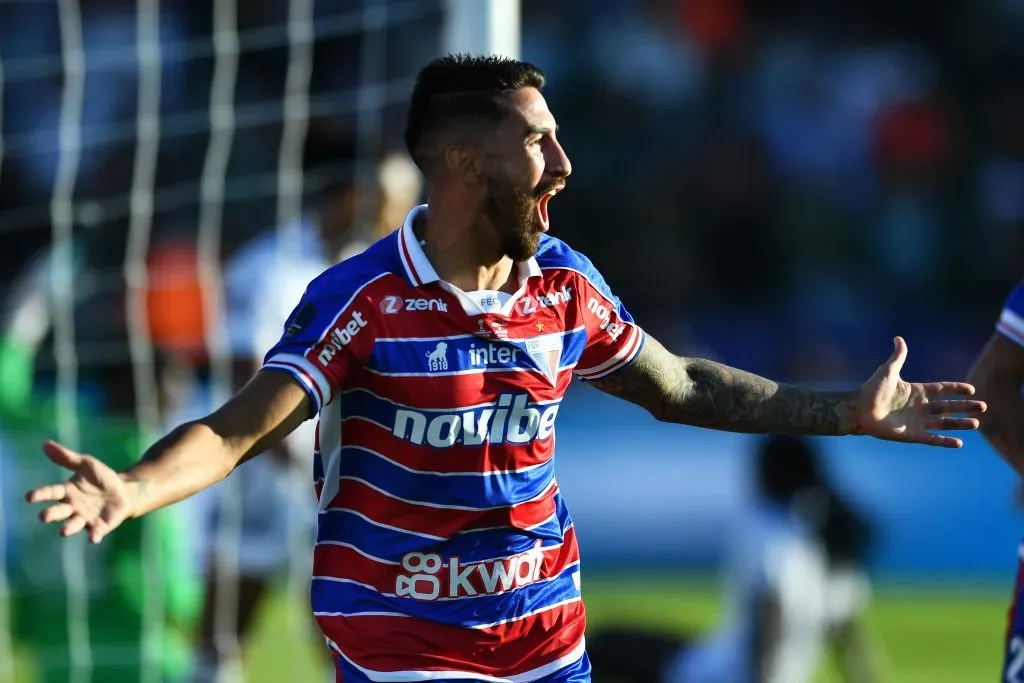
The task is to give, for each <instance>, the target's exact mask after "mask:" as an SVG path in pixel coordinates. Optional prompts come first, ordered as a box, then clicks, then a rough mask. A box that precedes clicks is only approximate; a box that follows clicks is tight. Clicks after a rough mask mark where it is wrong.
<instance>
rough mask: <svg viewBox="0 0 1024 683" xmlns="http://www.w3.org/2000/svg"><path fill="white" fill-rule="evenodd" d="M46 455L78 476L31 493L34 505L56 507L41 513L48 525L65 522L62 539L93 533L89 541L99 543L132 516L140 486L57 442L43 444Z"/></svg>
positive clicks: (92, 458) (88, 456)
mask: <svg viewBox="0 0 1024 683" xmlns="http://www.w3.org/2000/svg"><path fill="white" fill-rule="evenodd" d="M43 452H44V453H45V454H46V456H47V457H48V458H49V459H50V460H52V461H53V462H55V463H56V464H58V465H60V466H61V467H64V468H66V469H69V470H71V471H72V472H73V473H74V474H73V475H72V476H71V478H70V479H68V480H67V481H66V482H64V483H63V484H48V485H46V486H40V487H39V488H36V489H33V490H32V491H29V492H28V495H27V496H26V499H27V500H28V502H30V503H53V504H52V505H50V506H49V507H47V508H46V509H45V510H43V511H42V512H40V513H39V519H41V520H42V521H44V522H47V523H49V522H64V521H65V520H67V521H66V522H64V526H62V527H61V530H60V533H61V535H62V536H74V535H75V534H77V533H78V532H80V531H82V530H83V529H88V530H89V541H90V542H92V543H99V542H100V541H101V540H103V537H104V536H106V535H107V534H109V533H110V532H111V531H113V530H114V529H116V528H117V527H119V526H120V525H121V522H123V521H124V520H125V519H127V518H128V517H129V516H131V514H132V500H133V493H132V491H131V488H132V487H133V486H137V484H134V483H132V482H130V481H129V480H127V479H125V478H123V477H122V476H121V475H120V474H118V473H117V472H115V471H114V470H113V469H111V468H110V467H108V466H107V465H105V464H104V463H102V462H101V461H99V460H97V459H96V458H94V457H92V456H90V455H83V454H81V453H76V452H75V451H73V450H71V449H70V448H66V447H64V446H62V445H60V444H59V443H56V442H55V441H47V442H46V443H44V444H43Z"/></svg>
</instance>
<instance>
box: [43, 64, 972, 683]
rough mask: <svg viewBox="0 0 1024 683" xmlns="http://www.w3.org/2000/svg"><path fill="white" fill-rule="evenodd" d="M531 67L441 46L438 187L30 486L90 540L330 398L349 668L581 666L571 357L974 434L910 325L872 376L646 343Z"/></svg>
mask: <svg viewBox="0 0 1024 683" xmlns="http://www.w3.org/2000/svg"><path fill="white" fill-rule="evenodd" d="M543 84H544V77H543V75H542V74H541V72H540V70H539V69H537V68H536V67H534V66H532V65H530V64H526V63H523V62H519V61H515V60H512V59H504V58H498V57H472V56H449V57H445V58H441V59H439V60H436V61H434V62H431V63H430V64H429V65H427V66H426V67H425V68H424V69H423V70H422V71H421V72H420V74H419V76H418V78H417V83H416V86H415V88H414V90H413V93H412V98H411V102H410V106H409V113H408V120H407V127H406V144H407V146H408V148H409V151H410V154H411V156H412V158H413V160H414V161H415V162H416V164H417V165H418V166H419V167H420V169H421V170H422V171H423V173H424V175H425V177H426V181H427V190H428V201H427V204H425V205H423V206H420V207H417V208H415V209H413V210H412V211H411V212H410V213H409V215H408V217H407V218H406V221H405V223H404V225H403V226H402V227H401V228H400V229H399V230H398V231H397V232H396V233H394V234H393V235H390V236H388V237H386V238H384V239H383V240H381V241H379V242H377V243H375V244H374V245H373V246H371V247H370V248H369V249H367V250H366V251H365V252H363V253H362V254H360V255H359V256H356V257H354V258H351V259H349V260H348V261H345V262H344V263H342V264H340V265H339V266H335V267H333V268H331V269H329V270H327V271H326V272H325V273H324V274H323V275H321V276H319V277H317V278H316V279H315V280H314V281H313V282H312V283H310V285H309V287H308V288H307V290H306V293H305V294H304V296H303V297H302V300H301V301H300V302H299V304H298V305H297V307H296V308H295V311H294V312H293V314H292V315H291V317H290V319H289V320H288V322H287V323H286V325H285V329H284V331H283V334H282V337H281V339H280V341H279V342H278V343H277V344H276V345H275V346H274V347H273V348H272V349H271V350H270V351H269V353H268V354H267V357H266V362H265V363H264V367H263V370H261V371H260V372H259V373H257V375H256V377H255V378H253V380H252V381H250V382H249V383H248V384H247V385H246V386H245V388H243V389H242V390H241V391H240V392H239V393H238V394H237V395H235V396H234V397H233V398H231V399H230V400H228V401H227V402H226V403H225V405H224V406H222V407H221V408H219V409H218V410H216V411H215V412H213V413H212V414H211V415H209V416H207V417H205V418H202V419H199V420H196V421H194V422H189V423H186V424H183V425H181V426H180V427H178V428H177V429H175V430H173V431H172V432H171V433H170V434H169V435H167V437H165V438H164V439H162V440H161V441H160V442H158V443H157V444H156V445H154V446H153V448H152V449H151V450H150V451H149V452H147V454H146V455H145V456H144V457H143V459H142V461H141V462H140V463H138V464H137V465H135V466H133V467H131V468H128V469H127V470H124V471H121V472H118V471H116V470H114V469H112V468H111V467H109V466H107V465H106V464H104V462H103V460H102V459H101V458H97V457H92V456H88V455H84V454H81V453H77V452H74V451H71V450H70V449H68V448H66V447H64V446H62V445H60V444H58V443H54V442H48V443H46V444H45V445H44V451H45V452H46V453H47V455H48V456H49V457H50V458H51V459H52V460H53V461H54V462H56V463H58V464H60V465H63V466H65V467H67V468H68V469H70V470H72V471H73V473H74V474H73V476H72V477H71V478H70V479H69V480H67V481H66V482H64V483H56V484H52V485H48V486H42V487H39V488H37V489H34V490H33V491H31V492H30V493H29V494H28V500H29V501H31V502H50V503H52V505H50V506H48V507H47V508H46V509H45V510H43V511H42V512H41V518H42V520H43V521H44V522H58V521H60V522H63V525H62V533H63V534H65V535H71V534H76V533H79V532H81V531H83V530H88V535H89V538H90V539H91V540H92V541H93V542H99V541H101V540H102V539H103V538H104V537H106V536H107V535H108V534H110V532H111V531H113V530H114V529H115V528H116V527H117V526H118V525H120V524H121V523H122V522H123V521H124V520H125V519H128V518H134V517H139V516H141V515H145V514H147V513H149V512H151V511H153V510H156V509H158V508H161V507H164V506H166V505H170V504H172V503H174V502H176V501H179V500H181V499H183V498H185V497H187V496H190V495H192V494H193V493H195V492H196V491H198V490H200V489H202V488H204V487H207V486H209V485H211V484H213V483H214V482H216V481H218V480H220V479H222V478H223V477H225V476H227V475H228V474H230V473H231V471H232V470H234V469H235V468H236V467H237V466H239V465H240V464H241V463H243V462H245V461H246V460H248V459H249V458H252V457H254V456H256V455H257V454H259V453H261V452H263V451H265V450H266V449H267V448H269V447H271V446H272V445H274V444H276V443H278V442H279V441H280V440H281V439H282V438H283V437H284V436H285V435H287V434H288V433H290V432H291V431H292V430H294V429H295V428H296V427H297V426H298V425H299V424H301V423H302V422H303V421H305V420H307V419H310V418H311V417H313V416H317V415H318V416H319V423H318V425H319V426H318V430H317V439H316V445H315V464H314V476H315V478H316V488H317V490H318V495H319V509H320V515H319V532H318V536H317V544H316V548H315V553H314V569H313V574H314V577H313V585H312V605H313V610H314V613H315V615H316V618H317V620H318V623H319V625H320V627H321V629H322V631H323V633H324V636H325V639H326V641H327V643H328V645H329V646H330V648H331V649H332V650H333V651H334V652H335V653H336V656H337V665H338V671H339V680H342V679H344V680H345V681H347V682H351V681H367V680H369V681H414V680H449V679H458V680H477V681H506V680H515V681H588V680H589V679H590V663H589V660H588V659H587V657H586V655H585V654H584V650H585V645H584V637H583V636H584V627H585V618H584V610H583V604H582V600H581V593H580V573H579V549H578V546H577V543H576V533H575V529H574V528H573V524H572V521H571V519H570V517H569V514H568V511H567V508H566V505H565V502H564V501H563V499H562V497H561V495H560V494H559V490H558V486H557V484H556V482H555V478H554V470H553V467H554V463H553V461H552V456H553V454H554V442H555V439H554V426H555V419H556V416H557V414H558V410H559V404H560V401H561V399H562V397H563V395H564V393H565V391H566V388H567V387H568V385H569V383H570V382H571V381H572V378H573V376H577V377H580V378H582V379H584V380H587V381H590V382H593V383H594V385H595V386H597V387H598V388H600V389H601V390H603V391H606V392H609V393H611V394H613V395H615V396H619V397H621V398H623V399H625V400H628V401H631V402H634V403H636V404H639V405H641V406H643V407H645V408H647V409H648V410H649V411H650V412H651V413H652V415H653V416H654V417H655V418H657V419H659V420H664V421H671V422H677V423H685V424H691V425H699V426H703V427H709V428H716V429H727V430H734V431H741V432H789V433H807V434H833V435H841V434H865V435H871V436H875V437H877V438H881V439H889V440H894V441H904V442H909V443H922V444H928V445H932V446H944V447H959V446H960V445H961V441H960V440H959V439H957V438H955V437H953V436H948V435H945V434H941V433H938V432H940V431H944V430H958V429H976V428H977V426H978V416H979V415H980V414H981V413H982V412H983V411H984V404H983V403H982V402H980V401H976V400H973V399H969V398H966V397H967V396H969V395H971V394H972V393H973V391H974V389H973V387H971V386H970V385H968V384H965V383H961V382H936V383H931V384H911V383H908V382H905V381H904V380H902V379H901V378H900V376H899V371H900V368H901V367H902V366H903V362H904V360H905V358H906V354H907V348H906V345H905V344H904V342H903V340H902V339H901V338H896V340H895V349H894V351H893V353H892V356H891V357H890V358H889V360H888V361H886V362H885V363H884V364H883V365H882V366H881V367H879V368H878V370H877V371H876V372H875V373H874V374H873V375H872V376H871V377H870V378H869V379H868V380H867V381H866V382H865V383H864V385H863V386H862V387H860V389H859V390H856V391H850V392H821V391H814V390H811V389H806V388H802V387H796V386H786V385H780V384H777V383H775V382H772V381H770V380H767V379H764V378H761V377H757V376H755V375H752V374H749V373H746V372H743V371H741V370H736V369H733V368H729V367H727V366H724V365H721V364H719V363H714V362H711V361H707V360H700V359H692V358H681V357H678V356H675V355H673V354H671V353H669V352H668V351H667V350H666V349H665V348H664V347H662V345H661V344H659V343H658V342H657V341H655V340H654V339H652V338H650V337H648V336H646V335H645V334H644V332H643V330H641V329H640V327H638V326H637V325H636V324H635V323H634V321H633V319H632V318H631V317H630V315H629V314H628V313H627V312H626V309H625V308H624V307H623V305H622V304H621V303H620V302H619V300H618V299H616V298H615V296H614V295H613V294H612V293H611V291H610V289H609V287H608V285H607V284H606V283H605V281H604V280H603V278H602V277H601V275H600V274H599V273H598V272H597V270H596V269H595V268H594V266H593V265H592V264H591V262H590V261H589V260H587V259H586V258H585V257H584V256H583V255H581V254H579V253H577V252H575V251H573V250H572V249H571V248H570V247H568V246H567V245H566V244H564V243H563V242H561V241H559V240H557V239H555V238H553V237H549V236H548V235H547V234H546V233H547V232H548V228H549V212H548V204H549V202H550V201H551V199H552V197H554V196H555V195H556V194H557V193H558V192H559V191H561V190H562V189H563V188H564V187H565V184H566V179H567V178H568V177H569V174H570V170H571V167H570V164H569V159H568V158H567V157H566V154H565V152H564V150H563V149H562V147H561V145H560V144H559V142H558V134H557V126H556V124H555V119H554V116H553V115H552V113H551V111H550V110H549V109H548V107H547V104H546V102H545V100H544V97H543V96H542V95H541V87H542V86H543ZM949 395H957V396H956V398H950V399H942V400H940V399H939V398H938V397H940V396H949ZM100 455H102V454H100Z"/></svg>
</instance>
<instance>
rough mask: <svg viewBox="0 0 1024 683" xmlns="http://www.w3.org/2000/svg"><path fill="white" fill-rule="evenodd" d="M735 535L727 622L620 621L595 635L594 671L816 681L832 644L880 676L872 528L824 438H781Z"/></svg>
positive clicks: (864, 673) (761, 459) (858, 669)
mask: <svg viewBox="0 0 1024 683" xmlns="http://www.w3.org/2000/svg"><path fill="white" fill-rule="evenodd" d="M754 470H755V473H754V480H755V482H754V483H755V496H754V500H753V501H752V502H751V505H750V506H749V508H748V509H747V510H745V512H744V514H743V518H742V520H741V524H740V528H739V529H738V531H737V533H736V534H735V535H734V537H733V541H734V548H733V549H732V552H731V554H730V558H729V561H728V565H727V568H726V572H727V583H726V592H727V594H726V603H727V604H726V609H725V617H724V619H723V621H722V623H721V624H720V625H719V626H718V627H717V628H716V629H715V630H714V631H713V632H711V633H710V634H707V635H703V636H697V637H669V636H665V635H661V634H657V633H649V632H645V631H643V630H640V629H630V628H623V627H617V628H614V629H606V630H602V631H598V632H596V633H594V634H592V635H590V636H588V643H589V645H590V650H591V660H592V665H593V667H594V679H595V680H601V681H620V682H621V683H627V682H629V683H810V682H811V681H812V680H813V679H814V676H815V674H816V672H817V670H818V668H819V666H820V664H821V662H822V661H823V659H824V658H825V654H826V651H827V650H829V649H832V650H833V651H834V652H835V653H836V654H837V655H838V662H837V663H838V668H839V670H840V672H841V674H842V676H843V678H844V680H845V681H847V683H877V681H878V680H879V673H878V655H879V653H878V652H877V651H876V650H875V647H874V645H873V644H872V643H871V641H870V639H869V638H868V634H867V632H866V631H865V629H864V626H863V621H862V617H863V615H864V613H865V611H866V609H867V607H868V605H869V602H870V594H871V589H870V582H869V579H868V576H867V574H866V572H865V570H864V561H865V555H866V552H867V549H868V546H869V536H870V528H869V525H868V523H867V522H866V520H865V519H864V518H863V517H862V516H861V515H860V513H859V512H858V511H857V510H856V509H854V508H853V507H852V506H851V505H850V504H849V503H848V502H847V501H846V500H844V498H843V497H842V496H841V495H840V494H839V492H838V491H836V489H835V487H834V486H833V485H832V484H831V482H829V481H828V478H827V477H826V476H825V473H824V472H823V471H822V468H821V465H820V463H819V457H818V454H817V453H816V452H815V451H814V449H813V447H812V445H811V444H810V443H809V442H808V441H806V440H804V439H801V438H798V437H789V436H776V437H770V438H768V439H767V440H766V441H763V442H762V443H761V444H760V446H759V448H758V451H757V455H756V464H755V468H754Z"/></svg>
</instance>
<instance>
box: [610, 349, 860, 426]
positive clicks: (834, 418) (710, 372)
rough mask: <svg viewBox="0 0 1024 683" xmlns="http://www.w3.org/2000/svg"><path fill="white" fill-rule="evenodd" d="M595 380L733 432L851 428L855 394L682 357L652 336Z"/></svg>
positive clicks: (661, 412) (657, 410) (660, 413)
mask: <svg viewBox="0 0 1024 683" xmlns="http://www.w3.org/2000/svg"><path fill="white" fill-rule="evenodd" d="M594 384H595V385H596V386H597V387H598V388H599V389H601V390H602V391H605V392H607V393H609V394H612V395H614V396H618V397H619V398H623V399H625V400H627V401H630V402H632V403H636V404H637V405H639V406H642V407H643V408H646V409H647V410H648V411H649V412H650V413H651V414H652V415H653V416H654V417H655V418H657V419H658V420H661V421H663V422H677V423H680V424H689V425H695V426H698V427H709V428H712V429H722V430H727V431H732V432H747V433H773V434H817V435H839V434H848V433H850V431H851V429H852V426H853V425H852V406H851V403H850V401H851V399H852V395H851V394H848V393H846V392H822V391H815V390H813V389H807V388H804V387H796V386H791V385H786V384H779V383H777V382H773V381H771V380H768V379H765V378H764V377H759V376H757V375H755V374H752V373H749V372H745V371H743V370H737V369H736V368H731V367H729V366H727V365H722V364H721V363H716V362H714V361H709V360H703V359H699V358H697V359H695V358H679V357H678V356H674V355H672V354H671V353H669V352H668V351H667V350H666V349H665V347H663V346H662V345H661V344H659V343H658V342H657V340H655V339H653V338H652V337H650V336H648V337H647V342H646V344H645V345H644V349H643V351H641V353H640V357H639V358H637V360H636V362H634V363H633V364H632V365H631V366H629V367H628V368H623V369H622V370H618V371H616V372H614V373H612V374H611V375H609V376H607V377H604V378H602V379H600V380H598V381H596V382H594Z"/></svg>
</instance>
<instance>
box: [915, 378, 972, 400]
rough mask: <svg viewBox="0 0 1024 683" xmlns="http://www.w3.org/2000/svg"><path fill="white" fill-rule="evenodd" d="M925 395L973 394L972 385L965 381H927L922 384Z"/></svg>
mask: <svg viewBox="0 0 1024 683" xmlns="http://www.w3.org/2000/svg"><path fill="white" fill-rule="evenodd" d="M921 386H922V387H924V393H925V396H928V397H929V398H931V397H933V396H974V386H973V385H971V384H968V383H967V382H928V383H926V384H922V385H921Z"/></svg>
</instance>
